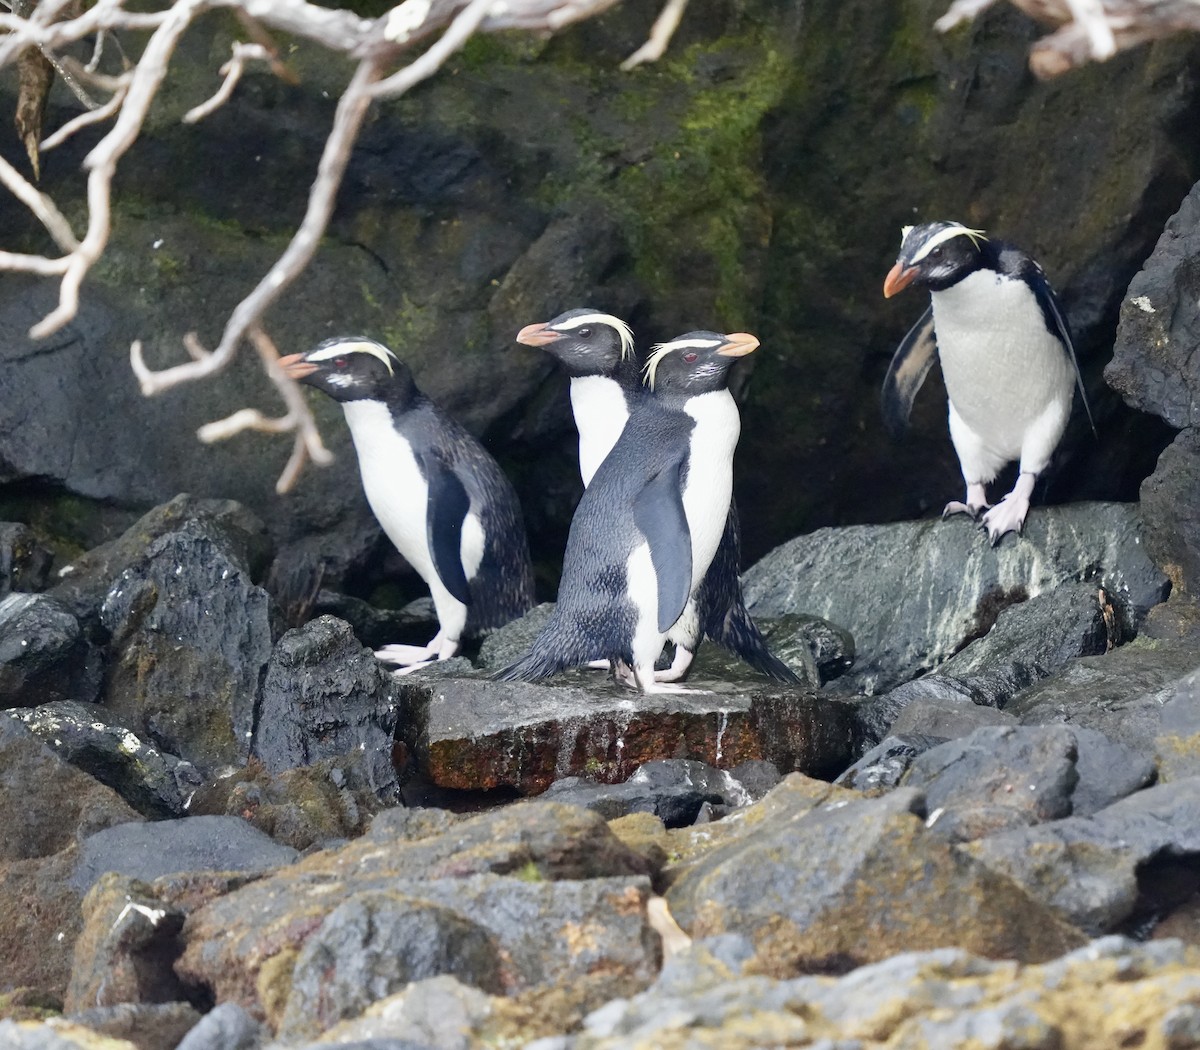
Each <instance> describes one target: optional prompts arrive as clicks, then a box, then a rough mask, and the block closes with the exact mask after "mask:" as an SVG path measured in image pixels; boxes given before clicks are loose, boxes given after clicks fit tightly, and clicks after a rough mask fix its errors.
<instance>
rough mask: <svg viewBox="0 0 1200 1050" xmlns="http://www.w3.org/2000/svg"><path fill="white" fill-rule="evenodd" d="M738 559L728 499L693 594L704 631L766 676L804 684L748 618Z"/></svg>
mask: <svg viewBox="0 0 1200 1050" xmlns="http://www.w3.org/2000/svg"><path fill="white" fill-rule="evenodd" d="M741 561H742V557H741V535H740V529H739V528H738V517H737V506H736V505H735V504H732V503H731V504H730V505H729V514H728V515H727V516H726V518H725V531H724V532H723V533H722V534H721V543H720V545H719V546H718V547H717V553H716V555H715V556H714V557H713V560H712V564H711V565H709V567H708V572H707V573H706V574H705V576H704V579H703V580H702V581H701V583H700V589H699V592H698V593H697V595H696V601H697V604H698V605H699V606H700V619H701V625H702V627H703V629H704V633H705V634H706V635H707V636H708V637H709V638H710V639H712V640H713V641H714V642H716V643H717V644H718V645H719V646H721V647H722V648H724V649H728V650H729V651H730V652H731V653H733V654H734V655H735V656H738V657H740V658H741V659H743V660H745V661H746V663H748V664H749V665H750V666H751V667H753V668H754V669H755V670H756V671H758V672H760V673H761V674H765V675H766V676H767V677H768V678H774V679H775V680H776V681H777V682H787V683H788V684H789V685H804V684H805V682H804V679H803V678H801V677H800V676H799V675H797V674H796V672H795V671H793V670H792V669H791V668H790V667H788V665H787V664H785V663H784V662H783V661H782V660H780V659H779V657H777V656H776V655H775V654H774V653H772V652H771V650H770V649H769V648H768V647H767V640H766V639H765V638H764V637H763V636H762V632H761V631H759V629H758V627H757V626H756V625H755V623H754V621H753V620H752V619H751V618H750V613H749V612H748V611H747V610H746V603H745V601H744V599H743V598H742V582H741V579H740V578H739V573H740V572H741Z"/></svg>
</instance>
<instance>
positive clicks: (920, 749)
mask: <svg viewBox="0 0 1200 1050" xmlns="http://www.w3.org/2000/svg"><path fill="white" fill-rule="evenodd" d="M944 740H945V737H940V736H933V735H932V734H929V733H906V734H904V735H903V736H901V735H896V736H888V737H884V739H883V740H881V741H879V743H878V744H876V745H875V746H874V747H873V748H871V750H870V751H868V752H867V753H866V754H864V755H863V756H862V757H861V758H859V759H858V760H857V761H855V762H854V764H853V765H851V766H849V767H848V768H847V769H846V770H844V771H843V772H842V773H840V774H838V777H837V779H836V780H835V781H834V783H835V784H836V785H838V786H839V787H847V788H852V789H854V790H855V791H862V792H864V793H867V794H878V793H880V792H883V791H890V790H891V789H892V788H894V787H896V786H897V785H898V784H899V783H900V778H901V777H903V776H904V774H905V773H906V772H907V771H908V768H909V767H910V766H911V765H912V763H913V759H915V758H916V757H917V756H918V755H920V754H922V753H924V752H925V751H928V750H929V749H930V748H931V747H934V746H936V745H937V744H940V743H942V742H943V741H944Z"/></svg>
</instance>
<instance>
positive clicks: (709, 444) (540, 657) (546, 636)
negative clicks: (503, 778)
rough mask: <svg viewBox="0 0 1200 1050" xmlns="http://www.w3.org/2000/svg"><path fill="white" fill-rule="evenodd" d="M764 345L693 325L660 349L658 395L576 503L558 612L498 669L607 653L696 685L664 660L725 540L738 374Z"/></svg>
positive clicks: (644, 681)
mask: <svg viewBox="0 0 1200 1050" xmlns="http://www.w3.org/2000/svg"><path fill="white" fill-rule="evenodd" d="M757 347H758V340H757V339H755V338H754V336H752V335H746V334H744V333H735V334H732V335H720V334H717V333H715V332H689V333H687V334H686V335H683V336H680V337H679V338H677V339H673V340H671V341H670V342H669V343H664V344H662V345H661V346H659V347H658V348H656V350H655V352H654V354H653V355H652V356H651V357H650V360H649V361H648V363H647V366H646V374H647V381H648V383H649V384H650V386H651V388H652V389H653V392H654V395H655V396H654V397H652V398H647V399H644V400H641V401H639V402H638V403H636V404H635V405H634V407H633V410H632V412H631V414H630V417H629V420H628V422H627V423H626V424H625V427H624V429H623V430H622V432H621V436H620V437H619V438H618V439H617V441H616V443H615V444H614V445H613V447H612V450H611V451H610V452H609V454H608V455H607V456H606V457H605V459H604V461H603V462H602V463H601V464H600V467H599V468H598V469H597V471H596V473H595V475H594V476H593V478H592V482H591V484H590V485H589V486H588V487H587V489H586V490H585V491H584V494H583V497H582V498H581V499H580V501H579V506H578V507H577V508H576V511H575V517H574V518H573V520H572V522H571V530H570V534H569V536H568V538H567V549H566V554H565V555H564V558H563V572H562V580H561V582H560V584H559V592H558V602H557V604H556V605H555V608H554V612H553V614H552V615H551V617H550V620H549V622H548V623H547V624H546V627H545V628H544V629H543V630H542V632H541V634H539V635H538V637H537V639H535V641H534V644H533V647H532V649H531V650H530V652H529V653H528V654H527V655H526V656H525V657H523V658H522V659H521V660H519V661H517V662H516V663H515V664H513V665H511V666H510V667H507V668H505V669H504V670H503V671H501V672H500V673H499V674H498V675H497V676H496V677H497V678H499V679H500V680H502V681H517V680H519V681H537V680H539V679H542V678H546V677H548V676H550V675H552V674H555V673H557V672H559V671H563V670H567V669H569V668H572V667H578V666H579V665H581V664H583V663H586V662H588V661H589V660H596V659H604V660H608V661H610V663H611V665H612V667H613V671H614V674H615V675H616V676H617V677H618V678H619V679H620V680H621V681H623V682H625V683H626V684H630V685H634V686H636V687H637V688H640V689H641V690H642V691H644V692H647V693H650V692H678V691H684V687H683V686H680V685H676V684H673V683H668V682H662V681H657V680H656V678H655V674H654V661H655V660H656V659H657V658H658V655H659V653H660V652H661V651H662V647H663V643H664V641H665V640H666V639H667V636H668V633H669V632H670V631H671V629H672V628H673V627H675V625H676V623H677V622H678V621H679V619H680V618H681V617H683V616H685V615H686V614H687V612H688V610H689V608H693V613H692V614H693V615H694V605H695V602H694V599H693V595H694V593H695V591H696V589H697V587H698V586H699V584H700V581H701V580H702V579H703V578H704V575H705V573H706V572H707V571H708V567H709V564H710V563H711V561H712V558H713V555H714V554H715V553H716V549H717V546H718V544H719V543H720V539H721V535H722V532H723V530H724V524H725V521H726V519H727V517H728V513H729V504H730V499H731V497H732V493H733V453H734V449H735V447H736V446H737V439H738V435H739V432H740V429H741V421H740V418H739V415H738V409H737V405H736V403H735V402H734V400H733V397H732V396H731V395H730V393H729V390H728V385H727V382H728V373H729V368H730V366H731V365H732V364H733V363H734V361H736V360H737V359H738V358H740V357H744V356H745V355H746V354H749V353H752V352H753V351H754V350H755V349H756V348H757Z"/></svg>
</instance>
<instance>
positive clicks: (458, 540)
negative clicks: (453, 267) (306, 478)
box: [279, 336, 533, 674]
mask: <svg viewBox="0 0 1200 1050" xmlns="http://www.w3.org/2000/svg"><path fill="white" fill-rule="evenodd" d="M279 364H280V366H281V367H282V368H283V370H284V372H285V373H287V374H288V375H289V376H291V377H292V378H293V379H296V380H298V381H299V382H301V383H306V384H307V385H309V386H314V387H316V388H317V389H318V390H323V391H324V392H325V393H326V394H328V395H329V396H330V397H332V398H333V399H334V400H335V401H339V402H341V405H342V411H343V412H344V413H345V416H346V423H347V424H348V425H349V427H350V436H351V437H352V438H353V440H354V449H355V452H356V453H357V454H358V469H359V473H360V474H361V476H362V483H363V491H364V492H365V493H366V496H367V503H369V504H370V507H371V511H372V512H373V513H374V515H375V517H376V519H377V520H378V521H379V524H380V525H381V526H382V527H383V531H384V532H385V533H386V534H387V537H388V539H390V540H391V541H392V543H393V544H395V546H396V549H397V550H398V551H399V552H400V553H401V554H402V555H403V556H404V557H405V559H406V560H407V561H408V563H409V564H410V565H411V566H412V567H413V568H414V569H416V571H417V573H418V574H419V575H420V577H421V579H423V580H424V581H425V583H426V584H427V585H428V586H429V591H430V594H431V595H432V597H433V607H434V609H435V610H436V612H437V618H438V628H439V629H438V633H437V634H436V635H435V636H434V638H433V640H432V641H430V643H429V644H428V645H426V646H416V645H388V646H384V648H382V649H379V650H377V651H376V653H375V655H376V656H377V657H378V658H379V659H380V660H383V661H384V662H385V663H393V664H397V665H399V667H400V670H398V671H397V672H396V673H397V674H406V673H407V672H409V671H414V670H416V669H417V668H418V667H423V666H425V665H426V664H428V663H432V662H433V661H435V660H446V659H448V658H449V657H451V656H453V655H454V654H455V653H456V652H458V648H459V642H460V640H461V638H462V635H463V632H464V631H465V630H468V629H470V630H480V629H482V628H487V627H499V626H501V625H502V624H505V623H508V622H509V621H510V620H513V619H516V618H517V617H518V616H522V615H524V614H525V613H526V612H528V611H529V609H530V608H532V606H533V572H532V569H531V568H530V564H529V546H528V543H527V541H526V539H525V525H524V522H523V520H522V517H521V508H520V505H519V503H518V502H517V495H516V493H515V492H514V491H513V487H512V485H511V484H510V483H509V480H508V478H506V477H505V476H504V473H503V471H501V469H500V467H499V465H498V464H497V463H496V461H495V460H494V459H492V457H491V456H490V455H488V453H487V452H486V451H485V450H484V448H483V446H482V445H480V444H479V442H478V441H476V440H475V438H473V437H472V436H471V435H470V434H469V433H468V432H467V431H466V430H465V429H463V427H461V426H460V425H459V424H458V423H456V422H455V421H454V420H452V419H450V418H449V417H448V416H446V415H444V414H443V413H442V412H441V411H440V410H439V409H438V408H437V406H436V405H434V404H433V402H431V401H430V400H429V399H428V398H427V397H425V395H424V394H422V393H421V391H420V390H418V389H417V387H416V384H415V383H414V382H413V377H412V373H411V372H410V371H409V369H408V368H407V366H406V365H404V363H403V362H401V361H400V360H399V359H398V358H397V357H396V355H395V354H393V353H392V351H391V350H389V349H388V348H387V347H386V346H384V345H383V344H382V343H377V342H375V341H374V340H372V339H366V338H364V337H362V336H338V337H335V338H333V339H327V340H325V342H323V343H321V344H320V345H319V346H318V347H316V348H315V349H314V350H310V351H309V352H308V353H306V354H290V355H288V356H287V357H282V358H280V360H279Z"/></svg>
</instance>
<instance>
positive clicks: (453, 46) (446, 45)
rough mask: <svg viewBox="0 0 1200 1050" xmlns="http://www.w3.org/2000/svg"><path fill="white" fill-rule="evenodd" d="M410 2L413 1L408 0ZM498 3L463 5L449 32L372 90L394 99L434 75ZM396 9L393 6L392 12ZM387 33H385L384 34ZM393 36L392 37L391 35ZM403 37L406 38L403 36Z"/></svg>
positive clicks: (486, 1)
mask: <svg viewBox="0 0 1200 1050" xmlns="http://www.w3.org/2000/svg"><path fill="white" fill-rule="evenodd" d="M409 2H411V0H409ZM494 6H495V0H471V2H470V3H469V4H467V6H466V7H464V8H463V9H462V10H461V11H460V12H459V13H458V15H457V16H455V19H454V21H453V22H451V23H450V25H449V27H448V28H447V29H446V31H445V32H444V33H443V34H442V35H441V36H440V37H438V39H437V42H436V43H434V44H432V45H431V46H430V47H429V48H428V50H426V51H425V53H424V54H423V55H421V56H420V57H419V58H415V59H413V60H412V61H411V62H410V63H409V64H408V65H406V66H405V67H404V68H403V69H401V70H400V71H399V72H397V73H393V74H392V75H391V76H390V77H388V78H387V79H385V80H381V81H380V82H379V83H378V84H376V85H375V86H374V87H373V88H372V89H371V94H372V95H373V96H374V97H375V98H394V97H395V96H397V95H403V94H404V92H406V91H408V90H409V88H411V87H412V86H413V85H414V84H419V83H420V82H421V81H422V80H425V79H426V78H427V77H431V76H433V74H434V73H436V72H437V71H438V70H439V69H441V68H442V65H443V64H444V63H445V61H446V59H448V58H449V57H450V56H451V55H453V54H454V53H455V52H456V51H458V49H459V48H461V47H462V46H463V44H465V43H466V42H467V41H468V40H469V39H470V38H471V34H472V33H474V32H475V30H476V29H478V28H479V23H480V22H482V21H483V19H484V17H485V16H486V15H487V13H488V11H489V10H490V9H491V8H492V7H494ZM394 10H396V9H393V11H394ZM385 35H386V33H385ZM389 39H390V38H389ZM403 39H407V37H404V38H403Z"/></svg>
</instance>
